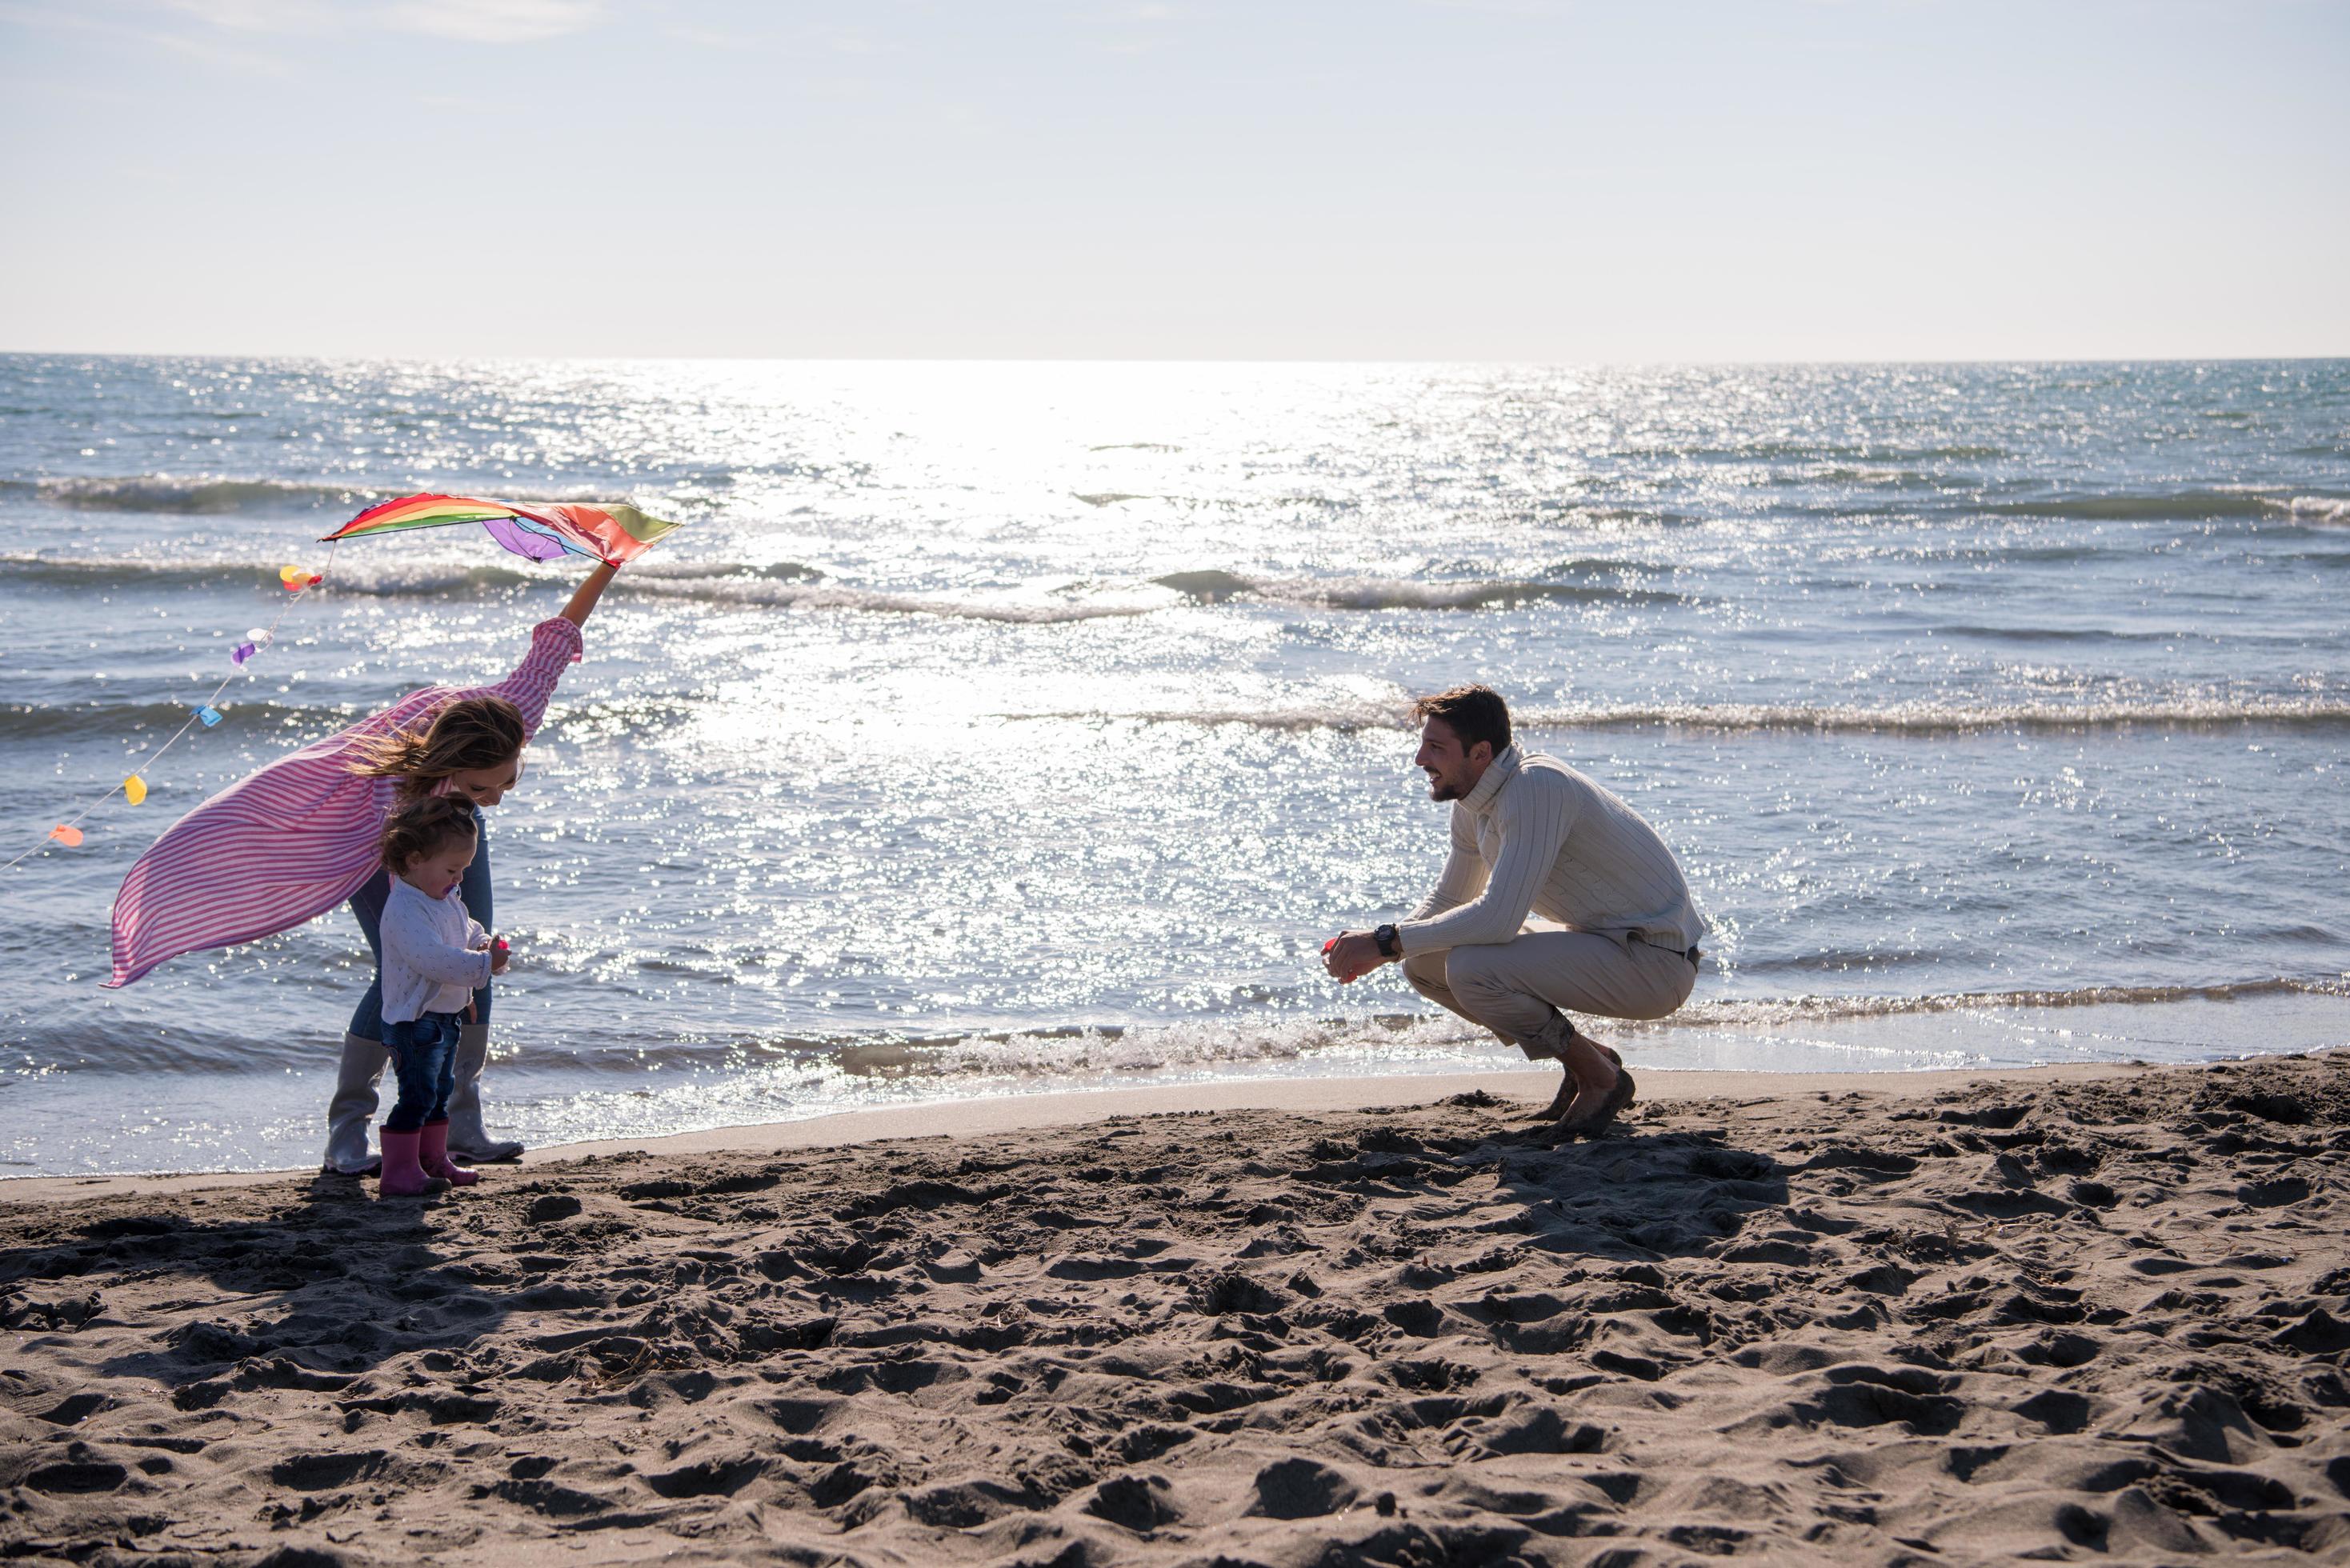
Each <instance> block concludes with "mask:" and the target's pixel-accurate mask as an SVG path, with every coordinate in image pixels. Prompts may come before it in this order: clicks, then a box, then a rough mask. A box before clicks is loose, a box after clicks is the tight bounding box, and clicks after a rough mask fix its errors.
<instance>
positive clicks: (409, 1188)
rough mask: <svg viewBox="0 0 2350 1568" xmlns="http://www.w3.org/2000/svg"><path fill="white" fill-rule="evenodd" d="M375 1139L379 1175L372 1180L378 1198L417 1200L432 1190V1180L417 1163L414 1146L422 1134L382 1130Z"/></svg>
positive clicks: (388, 1128)
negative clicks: (378, 1148) (380, 1155)
mask: <svg viewBox="0 0 2350 1568" xmlns="http://www.w3.org/2000/svg"><path fill="white" fill-rule="evenodd" d="M377 1136H378V1137H379V1138H380V1139H381V1140H382V1143H383V1174H382V1175H381V1176H380V1177H379V1178H378V1179H376V1196H377V1197H378V1198H421V1197H422V1196H423V1195H424V1194H426V1193H428V1192H430V1191H432V1189H433V1187H434V1185H435V1184H434V1179H433V1178H432V1176H431V1175H429V1174H428V1173H427V1172H426V1171H425V1169H424V1167H423V1166H421V1165H420V1164H418V1163H417V1157H416V1146H417V1144H418V1142H419V1141H420V1140H421V1139H422V1137H424V1135H423V1134H422V1133H421V1132H394V1131H392V1130H391V1129H390V1127H385V1128H383V1129H382V1131H381V1132H380V1133H379V1134H378V1135H377ZM444 1185H445V1184H444Z"/></svg>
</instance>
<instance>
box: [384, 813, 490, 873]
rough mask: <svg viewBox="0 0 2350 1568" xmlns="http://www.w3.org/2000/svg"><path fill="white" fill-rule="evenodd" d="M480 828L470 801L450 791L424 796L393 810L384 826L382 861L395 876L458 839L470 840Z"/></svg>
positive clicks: (468, 841) (467, 841) (470, 841)
mask: <svg viewBox="0 0 2350 1568" xmlns="http://www.w3.org/2000/svg"><path fill="white" fill-rule="evenodd" d="M479 831H480V830H479V829H478V828H476V827H475V826H473V806H472V805H471V804H470V803H468V802H466V801H463V800H460V799H458V798H457V797H456V796H455V795H453V794H432V795H426V796H425V797H424V798H423V799H422V800H418V801H411V802H410V803H409V804H408V805H403V806H401V807H400V809H399V810H398V811H395V812H393V813H392V814H391V816H390V820H389V821H387V822H385V824H384V825H383V863H384V865H385V866H386V867H390V871H391V873H392V875H393V876H395V877H396V876H399V875H400V873H401V872H403V871H406V870H407V869H408V867H411V866H412V865H414V864H415V863H416V862H417V861H418V860H420V859H421V858H423V857H425V856H427V855H431V854H434V853H435V852H437V851H439V850H441V849H443V848H446V847H447V846H450V845H452V844H454V843H456V842H457V841H458V840H460V839H463V840H464V841H465V842H466V843H468V844H470V843H472V842H473V836H474V835H475V834H476V833H477V832H479Z"/></svg>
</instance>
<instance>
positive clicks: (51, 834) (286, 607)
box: [0, 541, 336, 871]
mask: <svg viewBox="0 0 2350 1568" xmlns="http://www.w3.org/2000/svg"><path fill="white" fill-rule="evenodd" d="M335 543H336V542H334V541H329V542H328V545H327V559H326V561H325V563H324V564H323V565H322V566H319V568H318V581H317V582H316V583H306V584H304V585H303V587H302V589H301V591H300V592H299V593H292V594H288V595H286V598H285V601H284V602H283V603H282V604H280V605H279V606H278V607H277V614H276V616H274V617H272V618H271V619H270V622H269V639H270V641H271V642H272V643H275V642H276V639H277V628H278V626H279V625H280V624H281V623H282V622H284V620H285V619H286V617H287V616H288V615H290V614H292V613H293V610H294V607H295V606H296V605H297V604H300V603H301V602H302V601H303V600H304V599H306V598H307V597H310V593H311V590H312V589H314V588H317V587H319V586H320V585H321V584H323V583H324V582H325V581H326V580H327V576H328V573H329V572H331V571H333V570H334V566H335ZM253 673H254V672H253V671H252V670H247V669H245V668H244V667H243V666H242V665H239V666H235V667H233V668H232V669H231V670H229V672H228V673H227V674H226V675H224V676H222V677H221V681H220V684H219V685H217V686H215V687H213V689H212V692H211V694H210V695H208V696H206V697H205V698H204V700H203V701H202V702H199V703H197V704H196V705H195V706H194V707H193V708H192V709H190V710H189V712H188V716H187V718H186V720H185V721H183V722H182V723H181V725H180V727H179V728H178V729H176V730H174V731H172V738H171V739H170V740H168V741H166V742H163V743H162V744H161V745H160V746H158V747H156V748H155V750H154V751H152V752H151V753H147V755H146V756H145V757H144V758H143V759H140V763H139V765H138V766H137V767H134V768H132V769H131V770H130V773H129V774H126V775H124V777H123V779H122V782H121V783H120V784H116V785H114V787H112V788H111V789H109V790H107V791H106V792H105V793H104V794H99V795H97V796H95V797H93V798H92V799H91V800H89V801H88V803H86V804H85V805H83V806H82V808H81V810H79V811H78V812H76V813H75V814H74V815H72V816H70V817H68V818H67V819H66V820H65V821H64V822H61V823H58V824H57V825H56V826H53V827H51V828H50V829H49V831H48V832H47V833H45V834H43V835H42V836H41V837H40V841H39V842H38V843H36V844H35V845H34V846H32V847H31V848H30V849H27V850H26V851H25V852H24V853H23V854H21V855H19V856H17V857H16V859H14V860H11V861H9V862H8V863H7V864H6V865H5V866H0V871H14V870H15V869H16V867H19V866H21V865H23V864H24V863H25V862H26V861H27V860H29V859H31V858H32V857H34V856H36V855H37V854H40V853H41V852H42V851H43V850H45V849H47V847H48V846H49V845H50V844H51V843H52V842H54V840H55V835H56V833H57V828H58V827H79V826H81V825H82V822H83V820H84V819H85V818H87V817H88V815H89V814H90V813H91V812H93V811H96V810H97V809H98V808H99V806H101V805H105V804H106V803H107V802H108V801H109V800H112V799H113V798H114V797H115V796H116V795H118V794H121V793H122V792H123V789H124V788H125V786H127V785H128V784H130V781H131V780H132V779H134V778H140V779H143V778H144V777H146V775H147V774H148V771H149V770H150V769H151V768H153V767H154V765H155V764H156V763H160V762H161V761H162V760H163V753H166V752H168V751H170V750H171V749H172V747H173V746H176V745H178V744H179V743H180V740H181V737H182V736H184V735H185V734H186V733H187V732H189V731H190V730H192V729H194V728H195V727H196V723H197V722H198V721H199V720H201V719H202V718H203V714H204V710H205V709H207V708H210V707H212V706H213V704H214V703H215V702H217V701H220V694H221V693H222V692H224V691H227V690H228V689H229V686H230V685H231V684H232V683H233V682H234V680H236V678H237V677H238V676H240V675H242V676H244V677H245V678H246V679H247V680H250V679H251V678H252V676H253Z"/></svg>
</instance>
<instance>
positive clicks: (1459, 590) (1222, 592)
mask: <svg viewBox="0 0 2350 1568" xmlns="http://www.w3.org/2000/svg"><path fill="white" fill-rule="evenodd" d="M1151 581H1152V582H1154V583H1156V584H1158V585H1159V587H1163V588H1171V589H1173V590H1174V591H1175V592H1176V593H1179V594H1181V595H1182V596H1183V597H1186V598H1188V599H1191V600H1193V601H1195V602H1197V603H1201V604H1222V603H1223V602H1225V601H1227V600H1230V599H1248V600H1253V601H1255V602H1259V603H1264V604H1286V605H1296V606H1299V607H1305V608H1309V609H1354V610H1382V609H1483V608H1487V607H1492V606H1496V605H1513V604H1524V603H1529V602H1532V601H1535V600H1543V599H1548V600H1554V601H1559V602H1565V603H1575V604H1596V603H1613V604H1681V603H1685V602H1687V601H1686V599H1685V597H1684V596H1682V595H1679V594H1675V593H1665V592H1659V591H1658V590H1656V589H1652V588H1624V587H1607V586H1606V585H1604V584H1598V583H1561V582H1543V581H1526V580H1508V581H1487V582H1466V583H1460V582H1424V581H1416V580H1413V579H1410V578H1404V577H1259V576H1248V575H1246V574H1244V573H1240V572H1226V571H1218V570H1214V569H1208V570H1201V571H1193V572H1170V573H1169V574H1168V575H1166V576H1162V577H1153V578H1152V579H1151Z"/></svg>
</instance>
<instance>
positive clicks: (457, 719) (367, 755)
mask: <svg viewBox="0 0 2350 1568" xmlns="http://www.w3.org/2000/svg"><path fill="white" fill-rule="evenodd" d="M529 739H530V732H529V731H528V730H527V729H525V727H524V724H523V722H522V710H521V709H519V708H517V707H515V705H514V704H513V703H512V702H509V701H506V700H505V699H504V698H503V697H467V698H464V699H463V700H462V701H455V702H452V703H450V704H449V705H448V706H446V707H444V708H442V709H441V710H440V711H438V712H436V713H434V714H433V715H432V721H431V722H430V723H429V724H423V725H419V726H417V727H416V728H414V729H409V730H394V731H393V732H391V733H390V734H388V735H378V736H375V737H373V738H372V739H370V740H368V741H365V742H361V743H360V744H359V748H358V751H359V761H358V762H357V763H354V764H353V766H352V768H351V772H353V773H355V774H359V776H360V777H362V778H372V779H398V780H399V781H400V793H401V794H403V795H405V796H407V797H408V798H410V799H414V798H415V797H416V796H418V795H421V794H427V793H428V792H430V791H431V790H432V786H433V785H434V784H439V783H440V782H441V781H442V779H445V778H449V777H451V776H452V775H453V774H462V773H470V772H472V771H473V770H474V769H476V768H494V767H503V766H504V764H506V763H510V762H512V761H514V759H515V758H516V757H518V756H520V755H522V748H523V745H524V743H525V742H527V741H528V740H529Z"/></svg>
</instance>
